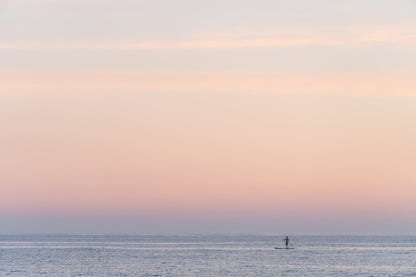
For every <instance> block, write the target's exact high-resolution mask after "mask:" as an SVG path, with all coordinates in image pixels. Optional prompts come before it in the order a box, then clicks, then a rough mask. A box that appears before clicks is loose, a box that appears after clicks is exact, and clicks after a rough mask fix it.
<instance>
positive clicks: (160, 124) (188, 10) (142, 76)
mask: <svg viewBox="0 0 416 277" xmlns="http://www.w3.org/2000/svg"><path fill="white" fill-rule="evenodd" d="M415 30H416V1H410V0H377V1H376V0H366V1H362V0H360V1H358V0H349V1H344V0H337V1H333V0H331V1H329V0H315V1H306V0H291V1H282V0H273V1H269V0H258V1H241V0H240V1H236V0H226V1H218V0H211V1H204V0H192V1H190V0H175V1H164V0H153V1H144V0H137V1H133V0H118V1H115V0H100V1H98V0H83V1H81V0H59V1H58V0H2V1H1V0H0V61H1V62H0V130H1V132H0V153H1V155H0V169H1V173H0V191H1V193H0V233H54V232H59V233H268V234H269V233H271V234H292V233H415V232H416V204H415V203H416V202H415V201H414V195H416V171H415V161H416V144H415V141H416V79H415V78H414V75H415V72H416V32H415Z"/></svg>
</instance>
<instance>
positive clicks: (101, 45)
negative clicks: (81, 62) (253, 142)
mask: <svg viewBox="0 0 416 277" xmlns="http://www.w3.org/2000/svg"><path fill="white" fill-rule="evenodd" d="M414 29H416V26H408V25H405V26H349V27H345V26H344V27H330V28H322V27H321V28H317V27H315V28H308V27H299V28H293V27H292V28H291V29H288V30H280V31H269V32H264V33H256V32H250V31H249V30H248V31H244V32H240V34H238V33H237V34H235V33H233V34H232V33H222V34H210V35H199V36H195V37H193V38H190V39H184V40H176V41H173V40H170V41H162V40H148V41H137V42H134V41H120V42H113V41H112V42H108V41H64V42H54V41H44V42H40V41H30V42H15V43H13V42H0V49H1V50H153V49H160V50H163V49H216V48H219V49H221V48H248V47H259V48H261V47H289V46H320V45H321V46H337V45H360V44H372V43H388V44H400V45H414V44H416V34H415V33H414V31H413V30H414Z"/></svg>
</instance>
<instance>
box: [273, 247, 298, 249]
mask: <svg viewBox="0 0 416 277" xmlns="http://www.w3.org/2000/svg"><path fill="white" fill-rule="evenodd" d="M274 249H295V248H293V247H289V248H286V247H275V248H274Z"/></svg>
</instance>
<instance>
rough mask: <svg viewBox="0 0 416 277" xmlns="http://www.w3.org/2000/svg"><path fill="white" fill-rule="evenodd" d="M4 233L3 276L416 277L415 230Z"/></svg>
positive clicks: (0, 261) (0, 268)
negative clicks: (287, 237)
mask: <svg viewBox="0 0 416 277" xmlns="http://www.w3.org/2000/svg"><path fill="white" fill-rule="evenodd" d="M283 238H284V236H283V235H281V236H263V235H181V236H179V235H173V236H157V235H0V276H64V277H67V276H256V277H258V276H395V277H396V276H416V236H369V235H366V236H291V247H293V248H294V249H290V250H286V249H282V250H275V249H274V247H276V246H277V247H284V242H283Z"/></svg>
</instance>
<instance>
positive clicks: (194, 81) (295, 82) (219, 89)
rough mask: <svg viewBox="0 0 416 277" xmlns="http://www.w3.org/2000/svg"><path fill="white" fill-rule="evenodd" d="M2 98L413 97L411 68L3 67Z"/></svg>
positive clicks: (415, 88) (414, 83) (413, 85)
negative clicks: (91, 69) (168, 95)
mask: <svg viewBox="0 0 416 277" xmlns="http://www.w3.org/2000/svg"><path fill="white" fill-rule="evenodd" d="M0 73H1V80H0V81H1V82H0V91H2V93H1V94H0V97H5V96H8V97H10V96H13V97H15V96H18V95H21V96H25V95H32V94H56V95H59V94H66V93H114V92H117V93H123V92H129V93H130V92H134V93H144V92H145V93H149V92H150V93H151V92H168V93H197V92H204V93H260V94H262V93H271V94H320V95H355V96H377V97H378V96H389V97H391V96H393V97H394V96H400V97H415V96H416V93H415V92H416V82H415V81H414V76H413V74H412V72H406V71H402V72H395V73H392V72H387V71H386V72H368V71H354V72H349V73H348V72H301V73H291V72H283V71H282V72H264V73H249V72H248V73H227V72H224V73H218V72H199V73H195V72H177V71H169V72H168V71H166V72H145V71H143V72H134V71H124V72H121V71H120V72H111V71H107V72H104V71H103V72H97V71H94V72H79V71H54V72H50V71H44V72H42V71H40V72H33V71H27V72H23V71H18V72H10V71H7V72H6V71H4V72H0Z"/></svg>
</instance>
